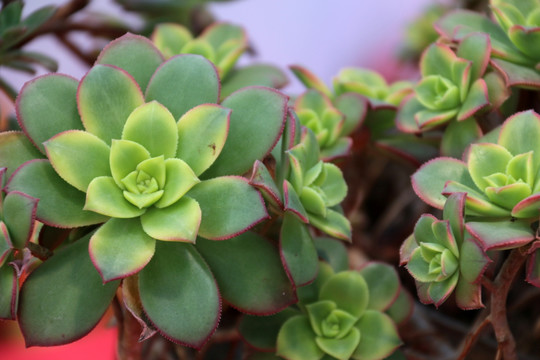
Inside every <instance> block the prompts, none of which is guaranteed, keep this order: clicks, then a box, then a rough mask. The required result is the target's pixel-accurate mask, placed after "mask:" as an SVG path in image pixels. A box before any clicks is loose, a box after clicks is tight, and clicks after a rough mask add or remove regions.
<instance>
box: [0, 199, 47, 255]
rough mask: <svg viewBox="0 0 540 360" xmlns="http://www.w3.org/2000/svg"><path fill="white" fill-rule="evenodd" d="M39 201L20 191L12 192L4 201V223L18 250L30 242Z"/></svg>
mask: <svg viewBox="0 0 540 360" xmlns="http://www.w3.org/2000/svg"><path fill="white" fill-rule="evenodd" d="M38 201H39V200H38V199H35V198H33V197H31V196H28V195H26V194H23V193H20V192H18V191H12V192H10V193H9V194H7V195H6V197H5V198H4V200H3V207H4V209H3V211H4V222H5V224H6V225H7V227H8V229H9V237H10V240H11V243H12V245H13V247H14V248H16V249H23V248H24V247H25V246H26V245H27V244H28V242H29V241H30V237H31V236H32V233H33V231H34V221H35V219H36V209H37V206H38ZM0 256H1V254H0ZM0 263H1V261H0Z"/></svg>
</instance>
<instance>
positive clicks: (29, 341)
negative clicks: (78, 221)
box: [19, 235, 119, 346]
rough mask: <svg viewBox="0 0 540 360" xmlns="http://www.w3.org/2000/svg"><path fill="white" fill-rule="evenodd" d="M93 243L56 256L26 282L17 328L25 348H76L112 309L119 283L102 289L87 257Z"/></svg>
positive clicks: (84, 242)
mask: <svg viewBox="0 0 540 360" xmlns="http://www.w3.org/2000/svg"><path fill="white" fill-rule="evenodd" d="M89 238H90V235H87V236H85V237H84V238H83V239H80V240H78V241H76V242H75V243H73V244H71V245H69V246H66V247H64V248H63V249H61V250H59V251H58V252H56V253H55V254H54V256H52V257H51V258H50V259H48V260H47V261H46V262H44V263H43V264H42V265H40V266H39V267H38V268H37V269H36V270H34V271H33V272H32V273H31V274H30V275H29V276H28V278H27V279H26V281H25V282H24V284H23V286H22V288H21V294H20V301H19V306H20V311H19V325H20V327H21V330H22V332H23V335H24V338H25V341H26V346H47V345H48V346H52V345H62V344H66V343H70V342H73V341H75V340H77V339H79V338H81V337H83V336H84V335H86V334H87V333H88V332H90V330H92V328H93V327H94V326H95V325H96V324H97V322H98V321H99V319H100V318H101V317H102V316H103V314H104V313H105V311H106V310H107V308H108V307H109V305H110V303H111V300H112V298H113V296H114V294H115V293H116V289H117V288H118V285H119V282H118V281H114V282H110V283H108V284H105V285H103V283H102V280H101V277H100V276H99V274H98V272H97V271H96V269H95V268H94V265H93V264H92V261H90V256H89V255H88V242H89ZM44 309H46V311H44ZM81 309H84V311H81Z"/></svg>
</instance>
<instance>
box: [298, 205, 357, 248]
mask: <svg viewBox="0 0 540 360" xmlns="http://www.w3.org/2000/svg"><path fill="white" fill-rule="evenodd" d="M308 218H309V223H310V224H311V225H313V226H315V227H316V228H317V229H319V230H322V231H324V232H325V233H327V234H328V235H331V236H334V237H336V238H338V239H341V240H345V241H349V242H350V241H352V240H351V236H352V234H351V223H350V222H349V220H348V219H347V218H346V217H345V216H343V215H342V214H341V213H339V212H337V211H334V210H332V209H326V216H325V217H321V216H317V215H314V214H308Z"/></svg>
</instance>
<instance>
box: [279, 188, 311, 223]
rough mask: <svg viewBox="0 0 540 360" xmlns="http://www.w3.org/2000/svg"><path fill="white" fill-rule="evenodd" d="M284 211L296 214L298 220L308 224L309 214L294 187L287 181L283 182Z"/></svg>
mask: <svg viewBox="0 0 540 360" xmlns="http://www.w3.org/2000/svg"><path fill="white" fill-rule="evenodd" d="M283 210H284V211H286V212H289V213H291V214H294V215H295V216H296V217H297V218H298V220H300V221H302V222H304V223H308V221H309V220H308V214H307V212H306V209H305V208H304V205H303V204H302V202H301V201H300V197H299V196H298V194H297V193H296V190H294V187H293V186H292V185H291V183H290V182H288V181H287V180H283Z"/></svg>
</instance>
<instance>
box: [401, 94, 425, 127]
mask: <svg viewBox="0 0 540 360" xmlns="http://www.w3.org/2000/svg"><path fill="white" fill-rule="evenodd" d="M424 109H425V107H424V105H422V104H421V103H420V101H418V99H416V96H410V97H409V98H407V99H405V100H403V104H402V105H401V106H400V108H399V110H398V112H397V114H396V127H397V128H398V129H399V130H401V131H402V132H405V133H419V132H420V127H419V126H418V123H417V122H416V120H415V119H416V114H417V113H418V112H420V111H422V110H424Z"/></svg>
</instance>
